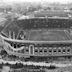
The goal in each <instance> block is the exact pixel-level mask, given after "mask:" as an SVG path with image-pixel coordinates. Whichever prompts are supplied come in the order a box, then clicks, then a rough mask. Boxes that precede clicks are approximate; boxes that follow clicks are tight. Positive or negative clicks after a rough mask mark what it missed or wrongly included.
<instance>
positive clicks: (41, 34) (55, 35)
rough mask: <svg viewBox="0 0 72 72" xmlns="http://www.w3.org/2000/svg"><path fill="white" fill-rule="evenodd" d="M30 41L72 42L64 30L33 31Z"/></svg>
mask: <svg viewBox="0 0 72 72" xmlns="http://www.w3.org/2000/svg"><path fill="white" fill-rule="evenodd" d="M29 39H30V40H37V41H38V40H39V41H59V40H60V41H61V40H70V36H69V35H68V34H67V33H66V31H64V30H47V31H46V30H45V31H38V30H36V31H32V32H31V33H30V37H29Z"/></svg>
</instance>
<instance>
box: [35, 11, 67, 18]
mask: <svg viewBox="0 0 72 72" xmlns="http://www.w3.org/2000/svg"><path fill="white" fill-rule="evenodd" d="M34 16H35V17H45V16H48V17H52V16H59V17H68V14H67V13H66V12H64V11H63V10H47V11H38V12H35V13H34Z"/></svg>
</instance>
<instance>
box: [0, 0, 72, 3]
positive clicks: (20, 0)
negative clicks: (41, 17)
mask: <svg viewBox="0 0 72 72" xmlns="http://www.w3.org/2000/svg"><path fill="white" fill-rule="evenodd" d="M0 1H4V2H45V1H46V2H51V3H52V2H60V3H70V2H72V0H0Z"/></svg>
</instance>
